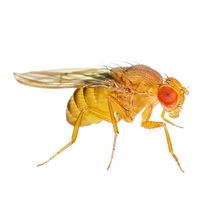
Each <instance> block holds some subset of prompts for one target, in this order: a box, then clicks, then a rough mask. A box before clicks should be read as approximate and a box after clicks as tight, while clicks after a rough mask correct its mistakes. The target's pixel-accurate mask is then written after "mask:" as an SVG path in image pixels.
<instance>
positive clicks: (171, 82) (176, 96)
mask: <svg viewBox="0 0 220 220" xmlns="http://www.w3.org/2000/svg"><path fill="white" fill-rule="evenodd" d="M188 94H189V92H188V90H187V89H186V88H185V87H183V86H182V85H181V83H180V82H179V81H178V80H176V79H175V78H172V77H168V78H167V79H166V80H165V82H164V83H163V84H162V85H160V87H159V89H158V94H157V97H158V100H159V102H160V104H161V105H162V107H163V109H164V110H165V111H166V112H168V113H169V116H170V117H171V118H177V117H179V114H180V111H181V109H182V106H183V104H184V100H185V95H188Z"/></svg>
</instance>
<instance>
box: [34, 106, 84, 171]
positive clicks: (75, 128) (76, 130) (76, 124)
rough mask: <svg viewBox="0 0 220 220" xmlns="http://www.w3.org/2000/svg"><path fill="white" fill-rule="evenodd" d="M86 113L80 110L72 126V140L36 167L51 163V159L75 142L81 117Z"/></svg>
mask: <svg viewBox="0 0 220 220" xmlns="http://www.w3.org/2000/svg"><path fill="white" fill-rule="evenodd" d="M85 112H86V111H85V110H82V111H81V112H80V114H79V116H78V118H77V119H76V123H75V125H74V129H73V134H72V138H71V141H70V142H69V143H68V144H66V145H65V146H64V147H62V148H61V149H60V150H58V151H57V152H56V153H55V154H54V155H53V156H51V157H50V158H49V159H48V160H46V161H44V162H43V163H40V164H38V165H37V166H38V167H40V166H42V165H44V164H46V163H48V162H49V161H51V160H52V159H53V158H55V157H56V156H58V155H59V154H60V153H62V152H63V151H64V150H66V149H67V148H68V147H70V146H71V145H72V144H73V143H74V142H75V141H76V138H77V134H78V131H79V127H80V125H81V121H82V117H83V115H84V113H85Z"/></svg>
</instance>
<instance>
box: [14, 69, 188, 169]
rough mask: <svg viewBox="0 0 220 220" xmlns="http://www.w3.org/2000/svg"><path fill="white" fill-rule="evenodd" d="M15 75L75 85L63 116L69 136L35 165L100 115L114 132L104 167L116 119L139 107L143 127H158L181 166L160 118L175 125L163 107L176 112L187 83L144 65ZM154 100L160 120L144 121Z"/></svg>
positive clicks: (31, 81)
mask: <svg viewBox="0 0 220 220" xmlns="http://www.w3.org/2000/svg"><path fill="white" fill-rule="evenodd" d="M15 77H16V79H17V80H18V81H19V82H20V83H23V84H26V85H30V86H35V87H41V88H76V90H75V91H74V93H73V95H72V96H71V98H70V100H69V102H68V105H67V111H66V117H67V121H68V122H69V123H70V124H72V125H73V126H74V129H73V133H72V137H71V141H70V142H69V143H68V144H66V145H65V146H64V147H63V148H61V149H60V150H59V151H57V152H56V153H55V154H54V155H53V156H51V157H50V158H49V159H48V160H46V161H44V162H43V163H41V164H39V165H38V166H42V165H44V164H45V163H47V162H49V161H50V160H52V159H53V158H54V157H56V156H57V155H59V154H60V153H61V152H63V151H64V150H65V149H66V148H68V147H69V146H71V145H72V144H73V143H74V142H75V141H76V138H77V134H78V130H79V128H80V127H81V126H87V125H91V124H94V123H99V122H100V121H102V120H104V121H107V122H110V123H111V124H112V125H113V129H114V133H115V136H114V143H113V149H112V155H111V159H110V162H109V166H108V168H109V167H110V165H111V162H112V159H113V155H114V151H115V145H116V138H117V134H118V127H117V122H118V121H120V120H121V119H122V120H125V121H126V122H131V121H132V120H133V119H134V118H135V116H136V115H137V114H138V113H139V112H140V111H142V110H143V113H142V122H141V126H143V127H144V128H147V129H153V128H158V127H163V128H164V131H165V135H166V139H167V144H168V149H169V152H170V154H171V155H172V156H173V158H174V160H175V161H176V162H177V164H178V166H179V168H180V169H181V170H182V168H181V166H180V163H179V161H178V158H177V157H176V155H175V154H174V152H173V148H172V143H171V139H170V136H169V133H168V129H167V126H166V123H165V122H167V123H169V124H171V125H175V124H174V123H172V122H171V121H169V120H168V119H166V118H165V113H166V112H167V113H169V116H170V117H171V118H177V117H178V116H179V113H180V111H181V108H182V105H183V103H184V100H185V95H187V94H188V91H187V89H186V88H185V87H183V86H182V85H181V83H180V82H179V81H177V80H176V79H174V78H172V77H168V78H166V79H163V77H162V76H161V75H160V74H159V73H158V72H157V71H155V70H153V69H152V68H150V67H148V66H145V65H134V66H130V67H117V68H110V69H108V68H100V69H95V68H89V69H72V70H71V69H70V70H55V71H39V72H28V73H24V74H15ZM158 103H160V104H161V105H162V107H163V111H162V114H161V118H162V119H163V121H164V122H158V121H150V116H151V113H152V110H153V108H154V107H155V106H156V105H157V104H158ZM175 126H177V125H175ZM178 127H179V126H178ZM182 171H183V170H182Z"/></svg>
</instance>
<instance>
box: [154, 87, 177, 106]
mask: <svg viewBox="0 0 220 220" xmlns="http://www.w3.org/2000/svg"><path fill="white" fill-rule="evenodd" d="M157 97H158V99H159V101H160V103H161V104H162V105H163V106H165V107H167V108H172V107H174V106H175V105H176V103H177V101H178V94H177V92H176V91H175V90H174V89H173V88H171V87H170V86H161V87H160V88H159V91H158V94H157Z"/></svg>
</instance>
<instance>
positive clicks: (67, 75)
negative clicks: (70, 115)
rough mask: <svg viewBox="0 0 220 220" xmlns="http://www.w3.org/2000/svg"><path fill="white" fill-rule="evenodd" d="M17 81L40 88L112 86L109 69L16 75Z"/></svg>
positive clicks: (68, 70) (51, 71) (61, 70)
mask: <svg viewBox="0 0 220 220" xmlns="http://www.w3.org/2000/svg"><path fill="white" fill-rule="evenodd" d="M14 76H15V79H16V80H17V81H18V82H20V83H22V84H25V85H28V86H34V87H40V88H78V87H82V86H99V85H101V86H111V85H112V83H113V81H114V80H113V78H112V75H111V70H110V69H109V68H97V69H96V68H88V69H60V70H48V71H36V72H27V73H14Z"/></svg>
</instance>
